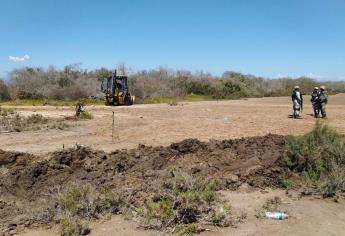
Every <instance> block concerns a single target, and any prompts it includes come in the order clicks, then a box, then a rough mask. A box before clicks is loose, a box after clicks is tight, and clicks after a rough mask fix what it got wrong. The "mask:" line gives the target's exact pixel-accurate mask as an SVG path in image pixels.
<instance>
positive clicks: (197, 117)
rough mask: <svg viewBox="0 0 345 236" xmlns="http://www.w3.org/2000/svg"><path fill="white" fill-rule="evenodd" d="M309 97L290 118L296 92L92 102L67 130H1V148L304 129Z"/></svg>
mask: <svg viewBox="0 0 345 236" xmlns="http://www.w3.org/2000/svg"><path fill="white" fill-rule="evenodd" d="M308 99H309V97H308V96H306V98H305V100H306V101H305V107H304V111H303V113H302V116H303V119H300V120H294V119H291V118H288V116H289V115H290V114H291V112H292V111H291V101H290V98H287V97H281V98H251V99H247V100H232V101H218V102H217V101H208V102H193V103H180V104H179V105H177V106H169V105H168V104H153V105H152V104H150V105H134V106H131V107H105V106H90V107H87V108H86V109H87V111H89V112H91V113H92V114H93V116H94V119H92V120H89V121H79V122H73V121H70V122H69V124H71V127H70V128H68V129H66V130H62V131H61V130H49V131H35V132H22V133H7V134H6V133H1V134H0V149H3V150H15V151H22V152H29V153H34V154H44V153H47V152H51V151H56V150H60V149H61V148H62V146H63V145H65V147H72V146H74V145H75V144H76V143H78V144H83V145H87V146H90V147H92V148H94V149H100V150H104V151H112V150H114V149H122V148H135V147H137V146H138V144H140V143H141V144H146V145H153V146H158V145H169V144H170V143H171V142H176V141H181V140H183V139H186V138H197V139H199V140H201V141H207V140H210V139H229V138H238V137H248V136H260V135H265V134H268V133H272V134H280V135H288V134H294V135H300V134H304V133H306V132H308V131H310V130H311V128H312V126H313V125H314V123H315V119H314V118H313V117H312V115H311V114H312V113H313V112H312V108H311V105H310V102H309V101H308ZM15 109H16V110H18V111H19V112H20V113H22V114H23V115H30V114H34V113H36V114H42V115H44V116H49V117H60V118H62V117H66V116H71V115H73V114H74V108H73V107H51V106H45V107H15ZM113 111H114V112H115V139H114V141H112V136H111V135H112V112H113ZM327 112H328V120H327V121H326V122H327V123H329V124H330V125H331V126H333V127H335V128H336V129H337V130H338V131H339V132H340V133H342V134H345V94H339V95H335V96H331V97H330V102H329V105H328V107H327Z"/></svg>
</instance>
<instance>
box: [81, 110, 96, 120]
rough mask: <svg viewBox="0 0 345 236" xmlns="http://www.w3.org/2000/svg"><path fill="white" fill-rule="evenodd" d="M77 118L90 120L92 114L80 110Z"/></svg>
mask: <svg viewBox="0 0 345 236" xmlns="http://www.w3.org/2000/svg"><path fill="white" fill-rule="evenodd" d="M78 118H79V119H82V120H91V119H93V116H92V114H91V113H90V112H87V111H83V112H80V114H79V116H78Z"/></svg>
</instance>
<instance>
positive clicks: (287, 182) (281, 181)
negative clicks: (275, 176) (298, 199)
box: [279, 175, 295, 189]
mask: <svg viewBox="0 0 345 236" xmlns="http://www.w3.org/2000/svg"><path fill="white" fill-rule="evenodd" d="M279 184H280V186H281V187H283V188H285V189H290V188H291V187H293V186H294V184H295V183H294V181H292V180H291V179H288V178H286V177H285V176H284V175H281V176H279Z"/></svg>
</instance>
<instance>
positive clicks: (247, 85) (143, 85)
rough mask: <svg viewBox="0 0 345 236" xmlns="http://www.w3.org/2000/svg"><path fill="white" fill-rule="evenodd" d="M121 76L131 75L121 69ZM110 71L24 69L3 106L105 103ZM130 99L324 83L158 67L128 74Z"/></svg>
mask: <svg viewBox="0 0 345 236" xmlns="http://www.w3.org/2000/svg"><path fill="white" fill-rule="evenodd" d="M119 69H120V70H119V73H125V74H128V73H127V72H128V70H127V69H126V67H125V66H123V65H120V68H119ZM111 73H112V71H110V70H108V69H105V68H100V69H96V70H85V69H82V68H81V67H80V65H79V64H73V65H67V66H65V67H64V68H63V69H57V68H54V67H49V68H36V67H24V68H19V69H14V70H12V71H11V72H10V73H9V77H10V80H9V81H7V82H4V81H2V80H0V102H1V101H2V102H3V101H5V102H6V101H8V100H10V101H8V102H6V103H4V104H9V105H43V104H49V105H53V106H61V105H73V104H75V101H78V100H80V99H85V100H84V102H83V103H84V104H86V105H89V104H103V101H100V100H92V99H89V98H91V97H94V98H99V97H101V94H102V92H101V89H100V82H99V81H98V80H97V78H100V77H106V76H110V75H111ZM128 84H129V89H130V91H131V94H133V95H134V96H135V97H136V101H138V103H162V102H163V103H172V102H181V101H201V100H210V99H238V98H247V97H265V96H287V95H290V93H291V91H292V89H293V87H294V86H295V85H296V84H298V85H299V86H300V87H301V88H302V92H305V93H309V92H310V91H312V90H313V87H314V86H316V85H319V84H320V82H319V81H316V80H314V79H311V78H306V77H300V78H297V79H292V78H282V79H274V80H271V79H265V78H262V77H256V76H253V75H245V74H241V73H236V72H232V71H225V72H224V73H223V75H222V76H213V75H211V74H209V73H204V72H196V73H192V72H190V71H185V70H171V69H168V68H163V67H160V68H158V69H155V70H141V71H136V72H133V73H131V74H128ZM323 84H325V85H326V87H327V90H328V92H329V93H340V92H345V82H343V81H338V82H325V83H323Z"/></svg>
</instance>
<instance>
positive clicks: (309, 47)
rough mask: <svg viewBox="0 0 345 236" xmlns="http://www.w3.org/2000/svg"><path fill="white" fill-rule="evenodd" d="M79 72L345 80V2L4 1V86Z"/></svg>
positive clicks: (0, 49)
mask: <svg viewBox="0 0 345 236" xmlns="http://www.w3.org/2000/svg"><path fill="white" fill-rule="evenodd" d="M10 56H11V60H10V59H9V57H10ZM24 56H25V58H24ZM79 62H80V63H82V67H83V68H87V69H94V68H97V67H101V66H105V67H108V68H114V67H115V65H116V64H118V63H120V62H125V63H126V64H127V65H129V66H131V67H133V68H134V69H150V68H156V67H158V66H160V65H161V66H167V67H169V68H179V69H188V70H192V71H195V70H204V71H208V72H211V73H213V74H217V75H220V74H221V73H222V72H223V71H225V70H232V71H238V72H243V73H248V74H254V75H259V76H265V77H271V78H274V77H278V76H285V75H289V76H301V75H310V76H314V77H316V78H321V79H336V80H345V1H344V0H328V1H325V0H256V1H255V0H128V1H125V0H123V1H115V0H114V1H110V0H108V1H106V0H88V1H86V0H85V1H83V0H74V1H73V0H1V1H0V76H1V77H4V76H5V75H6V73H7V72H8V71H10V70H11V69H13V68H16V67H22V66H43V67H46V66H49V65H55V66H57V67H62V66H64V65H66V64H70V63H79Z"/></svg>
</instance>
